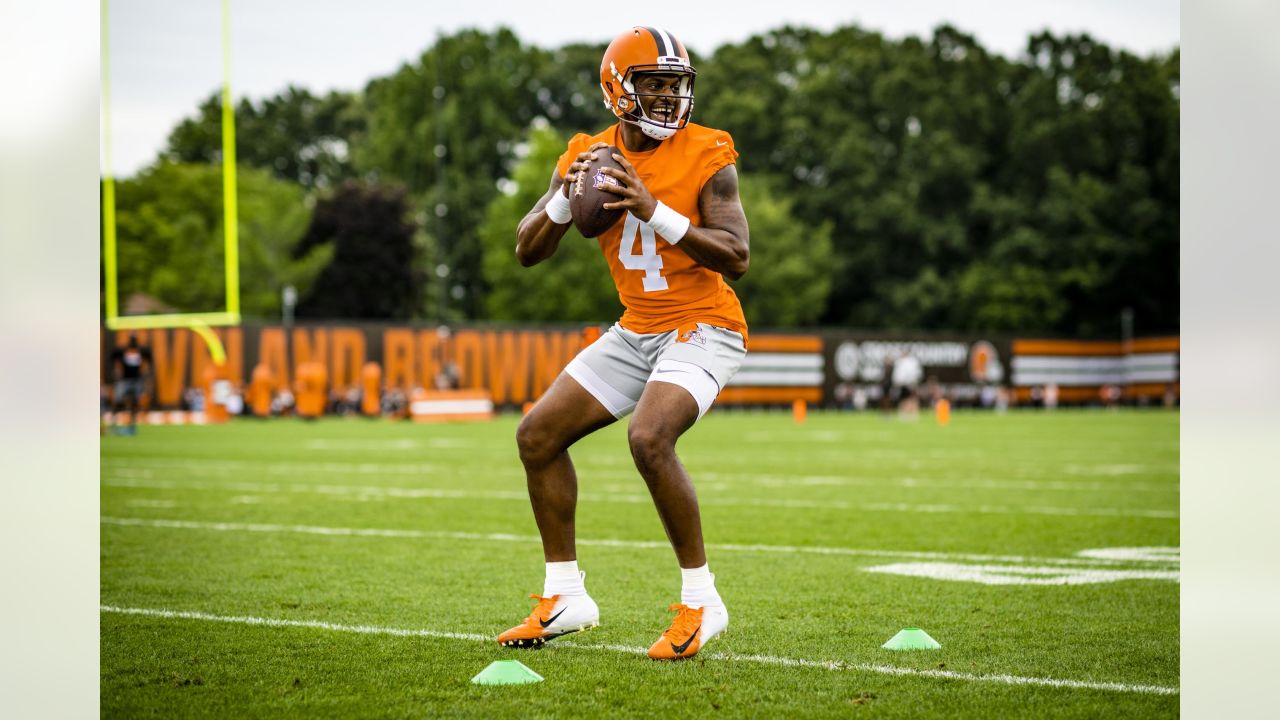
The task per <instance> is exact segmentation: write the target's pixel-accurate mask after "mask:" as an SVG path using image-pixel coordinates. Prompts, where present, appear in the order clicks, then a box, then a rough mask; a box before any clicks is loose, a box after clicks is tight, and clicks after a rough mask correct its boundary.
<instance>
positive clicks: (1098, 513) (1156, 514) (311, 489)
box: [102, 478, 1178, 520]
mask: <svg viewBox="0 0 1280 720" xmlns="http://www.w3.org/2000/svg"><path fill="white" fill-rule="evenodd" d="M102 484H103V485H104V486H107V487H131V488H149V489H153V490H230V491H236V492H260V493H274V492H295V493H316V494H322V495H355V496H360V497H364V498H369V497H394V498H435V499H445V498H453V499H468V500H518V501H522V502H524V501H528V499H529V496H528V494H527V493H526V492H525V491H523V490H453V489H442V488H426V487H394V486H385V485H316V484H311V483H293V484H286V485H282V484H276V483H253V482H226V483H204V482H197V481H185V480H184V481H175V480H151V479H145V478H106V479H103V481H102ZM578 498H579V499H580V500H585V501H588V502H614V503H628V504H640V505H647V504H649V503H652V502H653V500H652V499H651V498H650V497H649V496H648V495H646V494H639V493H636V494H623V493H591V492H585V493H580V494H579V495H578ZM700 502H701V503H702V504H703V505H719V506H744V507H766V508H801V509H816V510H824V509H825V510H830V509H834V510H859V511H866V512H912V513H965V514H971V513H979V514H984V515H986V514H998V515H1058V516H1066V517H1137V518H1151V519H1157V520H1176V519H1178V512H1177V511H1176V510H1152V509H1128V508H1110V507H1102V508H1073V507H1057V506H1044V505H952V504H948V503H923V504H922V503H883V502H847V501H844V500H797V499H791V498H776V499H773V498H732V497H730V498H721V497H715V496H710V497H705V498H702V499H701V500H700Z"/></svg>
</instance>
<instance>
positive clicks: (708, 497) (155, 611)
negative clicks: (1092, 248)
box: [101, 411, 1179, 718]
mask: <svg viewBox="0 0 1280 720" xmlns="http://www.w3.org/2000/svg"><path fill="white" fill-rule="evenodd" d="M516 422H517V419H516V418H515V417H503V418H500V419H498V420H496V421H494V422H492V423H483V424H467V425H443V426H414V425H411V424H407V423H400V424H391V423H387V422H383V421H366V420H360V419H350V420H336V419H335V420H327V421H322V422H318V423H314V424H304V423H302V422H298V421H272V422H257V421H251V420H244V421H237V422H235V423H232V424H230V425H226V426H221V427H187V428H184V427H156V428H150V427H145V428H142V429H141V431H140V433H139V435H138V436H136V437H113V436H109V437H106V438H104V439H103V441H102V575H101V577H102V590H101V604H102V614H101V619H102V625H101V627H102V636H101V637H102V643H101V668H102V671H101V672H102V678H101V679H102V685H101V704H102V713H103V715H104V716H121V717H165V718H170V717H197V716H218V717H236V718H241V717H432V716H464V717H479V718H491V717H597V716H605V715H608V716H631V717H640V716H657V715H661V716H664V717H709V716H713V715H723V716H726V717H737V716H754V717H847V716H851V715H852V716H856V715H863V714H865V715H868V716H877V717H935V716H946V717H983V718H987V717H1002V716H1003V717H1008V716H1028V715H1034V716H1052V717H1086V716H1087V717H1097V716H1109V717H1154V716H1173V715H1176V714H1177V713H1178V698H1179V696H1178V687H1179V676H1178V664H1179V663H1178V659H1179V658H1178V582H1177V579H1178V560H1177V554H1176V549H1177V547H1178V538H1179V533H1178V526H1179V520H1178V507H1179V505H1178V498H1179V492H1178V415H1177V414H1176V413H1169V412H1120V413H1109V412H1102V411H1059V412H1057V413H1054V414H1047V413H1020V412H1015V413H1011V414H1008V415H1003V416H1000V415H994V414H969V413H959V414H957V415H956V416H955V417H954V418H953V420H952V424H951V425H950V426H949V427H946V428H942V427H938V426H937V425H936V424H935V423H933V422H932V420H930V419H927V418H922V419H921V420H920V421H918V422H914V423H908V422H900V421H896V420H895V421H886V420H883V419H881V418H880V417H878V416H875V415H872V414H864V415H835V414H823V413H817V414H811V415H810V416H809V419H808V422H806V423H805V424H804V425H796V424H794V423H793V422H792V420H791V417H790V415H789V414H784V413H742V412H739V413H713V414H712V415H710V416H708V417H707V418H706V419H705V420H704V421H703V422H701V423H699V425H698V426H697V427H695V428H694V429H693V430H692V431H691V432H690V433H689V434H688V435H687V436H686V437H685V438H684V440H682V442H681V444H680V448H679V450H680V454H681V457H682V459H683V460H684V462H685V464H686V466H687V467H688V468H689V471H690V473H691V474H692V476H693V478H694V482H695V484H696V485H697V488H698V493H699V496H700V499H701V502H702V515H703V525H704V530H705V533H706V539H707V542H708V556H709V558H710V562H711V568H712V570H713V572H715V573H716V575H717V586H718V588H719V590H720V592H721V594H722V596H723V597H724V599H725V601H726V603H727V604H728V607H729V610H730V613H731V615H732V623H731V625H730V628H729V631H728V632H727V633H726V634H725V635H724V636H722V637H720V638H717V639H716V640H714V641H712V642H711V643H710V644H709V646H708V647H707V649H706V650H705V651H704V652H703V653H702V654H701V655H700V656H699V657H698V658H697V659H695V660H691V661H686V662H680V663H658V662H653V661H650V660H648V659H647V658H646V657H644V655H643V651H644V649H645V648H647V647H648V645H649V644H650V643H651V642H652V641H653V640H654V639H656V638H657V636H658V635H659V634H660V633H661V631H662V630H663V629H664V628H665V627H666V626H667V624H668V622H669V621H670V618H671V614H670V613H668V612H667V605H668V604H670V603H672V602H676V601H677V600H678V599H679V572H678V569H677V566H676V563H675V559H674V556H673V554H672V552H671V550H670V548H669V547H668V546H667V544H666V540H665V536H664V535H663V532H662V528H661V525H660V524H659V521H658V518H657V514H656V512H655V511H654V509H653V506H652V504H651V503H650V501H649V499H648V495H647V492H646V490H645V487H644V483H643V481H642V480H641V479H640V477H639V475H638V474H637V473H636V472H635V470H634V468H633V467H632V466H631V460H630V455H629V453H628V450H627V447H626V430H625V422H623V423H619V424H617V425H615V426H614V427H612V428H609V429H607V430H604V431H602V432H600V433H597V434H596V435H595V436H593V437H590V438H588V439H587V440H585V441H583V442H582V443H580V444H579V446H578V447H577V448H576V449H575V451H574V458H575V461H576V464H577V467H578V471H579V482H580V488H579V489H580V503H579V510H578V537H579V539H580V544H579V553H578V560H579V564H580V566H581V567H582V568H583V569H584V570H586V571H587V588H588V590H589V591H590V592H591V593H592V595H593V597H595V599H596V601H597V602H598V603H599V605H600V608H601V626H600V627H599V628H597V629H595V630H593V631H591V632H589V633H583V634H580V635H578V636H575V637H574V638H573V639H572V641H570V639H569V638H564V639H561V640H557V641H554V642H553V643H551V644H549V645H548V646H547V647H546V648H545V649H542V650H537V651H528V650H525V651H521V650H510V649H504V648H501V647H499V646H498V645H497V644H496V643H495V642H494V641H493V637H494V636H496V634H497V633H498V632H500V631H502V630H504V629H506V628H507V627H509V626H510V625H513V624H515V623H516V622H518V621H519V620H520V619H522V618H523V617H524V615H525V614H527V613H528V611H529V609H530V607H531V606H532V602H533V601H531V600H528V599H527V595H528V594H529V593H531V592H541V589H542V572H543V568H542V554H541V547H540V545H539V544H538V542H537V530H536V527H535V525H534V523H533V518H532V514H531V512H530V509H529V504H528V500H527V498H526V497H525V492H524V475H523V472H522V470H521V467H520V463H519V460H518V459H517V456H516V451H515V444H514V440H513V438H514V433H515V426H516ZM1121 549H1127V550H1121ZM1086 551H1101V552H1089V553H1087V554H1085V555H1082V554H1081V553H1085V552H1086ZM906 626H919V627H922V628H924V629H925V630H927V631H928V632H929V633H930V634H931V635H932V636H933V637H934V638H936V639H937V640H938V641H939V642H941V643H942V646H943V647H942V649H941V650H933V651H912V652H901V651H897V652H895V651H890V650H883V649H881V648H880V645H881V644H882V643H883V642H885V641H886V640H887V639H888V638H890V637H891V636H892V635H894V633H896V632H897V631H898V630H899V629H901V628H903V627H906ZM511 657H515V658H518V659H520V660H521V661H523V662H524V663H525V664H527V665H528V666H529V667H531V668H532V669H534V670H535V671H537V672H538V673H540V674H541V675H543V676H544V677H545V678H546V681H545V682H542V683H538V684H533V685H524V686H506V687H483V686H477V685H472V684H471V683H470V678H471V677H472V676H473V675H475V674H476V673H477V672H479V671H480V670H482V669H483V668H484V667H485V666H486V665H488V664H489V663H490V662H491V661H493V660H496V659H504V658H511Z"/></svg>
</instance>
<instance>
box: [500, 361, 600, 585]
mask: <svg viewBox="0 0 1280 720" xmlns="http://www.w3.org/2000/svg"><path fill="white" fill-rule="evenodd" d="M615 420H617V418H616V417H614V415H613V413H611V412H609V411H608V410H607V409H606V408H605V407H604V406H603V405H601V404H600V402H599V401H598V400H596V399H595V397H593V396H592V395H591V393H589V392H587V391H586V390H585V389H583V387H582V386H581V385H579V384H578V382H577V381H576V380H574V379H573V378H572V377H570V376H569V375H568V374H567V373H561V374H560V377H558V378H556V381H555V382H554V383H552V385H551V387H550V388H548V389H547V392H546V393H545V394H544V395H543V396H542V397H541V398H540V399H539V400H538V402H537V404H535V405H534V406H533V408H532V409H531V410H530V411H529V414H528V415H526V416H525V417H524V420H522V421H521V422H520V427H519V429H517V430H516V446H517V447H518V448H519V450H520V462H521V463H522V464H523V465H524V472H525V479H526V481H527V484H528V488H529V502H530V503H531V504H532V505H533V517H534V520H535V521H537V523H538V532H539V533H540V534H541V535H542V553H543V556H544V558H545V559H546V561H547V562H549V563H551V562H563V561H567V560H576V559H577V552H576V549H575V546H574V511H575V509H576V507H577V503H578V476H577V473H576V472H575V470H574V467H573V460H572V459H571V458H570V457H569V447H570V446H571V445H573V444H574V443H576V442H577V441H578V440H580V439H582V438H583V437H586V436H587V435H590V434H591V433H593V432H595V431H596V430H599V429H601V428H603V427H606V426H608V425H611V424H612V423H613V422H614V421H615Z"/></svg>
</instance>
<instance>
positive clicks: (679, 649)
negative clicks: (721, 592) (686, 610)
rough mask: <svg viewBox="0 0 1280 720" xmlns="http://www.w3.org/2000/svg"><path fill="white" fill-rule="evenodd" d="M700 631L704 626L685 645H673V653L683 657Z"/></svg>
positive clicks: (695, 631)
mask: <svg viewBox="0 0 1280 720" xmlns="http://www.w3.org/2000/svg"><path fill="white" fill-rule="evenodd" d="M562 612H563V611H562ZM700 630H702V626H701V625H699V626H698V629H697V630H694V631H693V634H692V635H690V636H689V639H688V640H685V641H684V644H683V645H677V644H675V643H671V652H674V653H675V654H677V655H683V654H684V651H685V650H688V649H689V643H691V642H693V639H694V638H696V637H698V632H699V631H700Z"/></svg>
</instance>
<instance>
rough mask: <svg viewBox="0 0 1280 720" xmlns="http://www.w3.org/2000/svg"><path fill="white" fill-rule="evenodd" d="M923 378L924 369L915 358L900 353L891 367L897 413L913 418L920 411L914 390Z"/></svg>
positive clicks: (908, 354)
mask: <svg viewBox="0 0 1280 720" xmlns="http://www.w3.org/2000/svg"><path fill="white" fill-rule="evenodd" d="M923 378H924V368H923V367H922V366H921V365H920V361H919V360H917V359H916V356H915V355H912V354H911V353H909V352H904V353H902V356H901V357H899V358H898V361H897V362H896V363H894V365H893V389H894V395H895V396H896V397H897V398H898V411H899V413H900V414H901V415H902V416H904V417H907V418H911V417H915V414H916V412H917V411H918V410H919V409H920V399H919V396H918V395H917V392H916V390H917V388H918V387H919V386H920V381H921V380H922V379H923Z"/></svg>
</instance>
